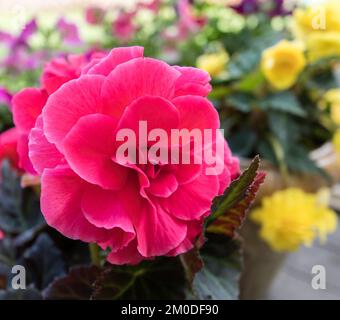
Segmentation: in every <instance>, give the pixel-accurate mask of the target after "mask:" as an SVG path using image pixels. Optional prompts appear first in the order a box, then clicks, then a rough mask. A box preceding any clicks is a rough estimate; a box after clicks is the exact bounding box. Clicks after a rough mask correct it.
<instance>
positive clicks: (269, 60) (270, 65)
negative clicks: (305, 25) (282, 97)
mask: <svg viewBox="0 0 340 320" xmlns="http://www.w3.org/2000/svg"><path fill="white" fill-rule="evenodd" d="M305 65H306V59H305V56H304V54H303V49H302V47H301V45H300V44H299V43H296V42H289V41H287V40H282V41H280V42H279V43H278V44H276V45H275V46H273V47H271V48H268V49H266V50H265V51H264V52H263V53H262V60H261V69H262V72H263V74H264V76H265V77H266V79H267V80H268V81H269V83H270V84H271V85H272V86H273V87H274V88H276V89H278V90H285V89H288V88H289V87H291V86H292V85H293V84H294V83H295V82H296V80H297V78H298V76H299V74H300V72H301V71H302V70H303V68H304V67H305Z"/></svg>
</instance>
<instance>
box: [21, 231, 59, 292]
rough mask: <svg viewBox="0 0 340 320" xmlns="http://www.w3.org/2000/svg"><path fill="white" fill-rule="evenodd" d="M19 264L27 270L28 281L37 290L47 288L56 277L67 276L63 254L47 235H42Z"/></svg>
mask: <svg viewBox="0 0 340 320" xmlns="http://www.w3.org/2000/svg"><path fill="white" fill-rule="evenodd" d="M19 264H21V265H23V266H24V267H25V268H26V273H27V281H28V283H33V284H34V285H35V287H36V288H38V289H44V288H46V287H47V286H48V285H49V284H50V283H51V282H52V281H53V280H54V279H55V278H56V277H59V276H61V275H63V274H65V264H64V260H63V257H62V255H61V252H60V250H59V249H58V248H56V247H55V245H54V243H53V241H52V240H51V239H50V238H49V236H48V235H47V234H44V233H43V234H41V235H40V236H39V237H38V238H37V240H36V241H35V242H34V244H33V246H32V247H30V248H28V249H27V250H26V251H25V252H24V253H23V256H22V257H21V259H20V260H19Z"/></svg>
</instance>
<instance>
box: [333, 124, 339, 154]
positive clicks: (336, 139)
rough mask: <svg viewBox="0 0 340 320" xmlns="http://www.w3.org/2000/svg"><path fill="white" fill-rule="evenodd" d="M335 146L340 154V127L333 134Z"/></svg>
mask: <svg viewBox="0 0 340 320" xmlns="http://www.w3.org/2000/svg"><path fill="white" fill-rule="evenodd" d="M332 142H333V146H334V149H335V152H336V153H337V154H338V155H339V156H340V129H338V130H337V131H336V132H335V134H334V136H333V141H332ZM339 160H340V157H339Z"/></svg>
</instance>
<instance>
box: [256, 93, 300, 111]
mask: <svg viewBox="0 0 340 320" xmlns="http://www.w3.org/2000/svg"><path fill="white" fill-rule="evenodd" d="M258 105H259V107H261V108H262V109H263V110H276V111H281V112H285V113H289V114H293V115H295V116H299V117H305V116H306V112H305V110H304V109H303V108H302V107H301V106H300V104H299V101H298V100H297V99H296V97H295V96H294V94H293V93H292V92H291V91H285V92H280V93H276V94H272V95H269V96H267V97H266V98H264V99H263V100H261V101H260V102H259V103H258Z"/></svg>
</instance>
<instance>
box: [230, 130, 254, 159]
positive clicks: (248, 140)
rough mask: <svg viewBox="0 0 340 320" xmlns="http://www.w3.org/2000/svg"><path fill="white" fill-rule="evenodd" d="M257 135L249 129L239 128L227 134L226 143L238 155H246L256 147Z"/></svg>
mask: <svg viewBox="0 0 340 320" xmlns="http://www.w3.org/2000/svg"><path fill="white" fill-rule="evenodd" d="M257 141H258V140H257V136H256V134H255V133H254V132H252V131H250V130H249V129H247V128H245V129H243V128H242V129H240V130H238V131H237V132H235V133H230V134H228V143H229V146H230V149H231V150H233V153H234V154H235V155H237V156H239V157H247V156H248V155H249V154H251V153H252V151H253V150H254V149H255V147H256V143H257Z"/></svg>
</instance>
